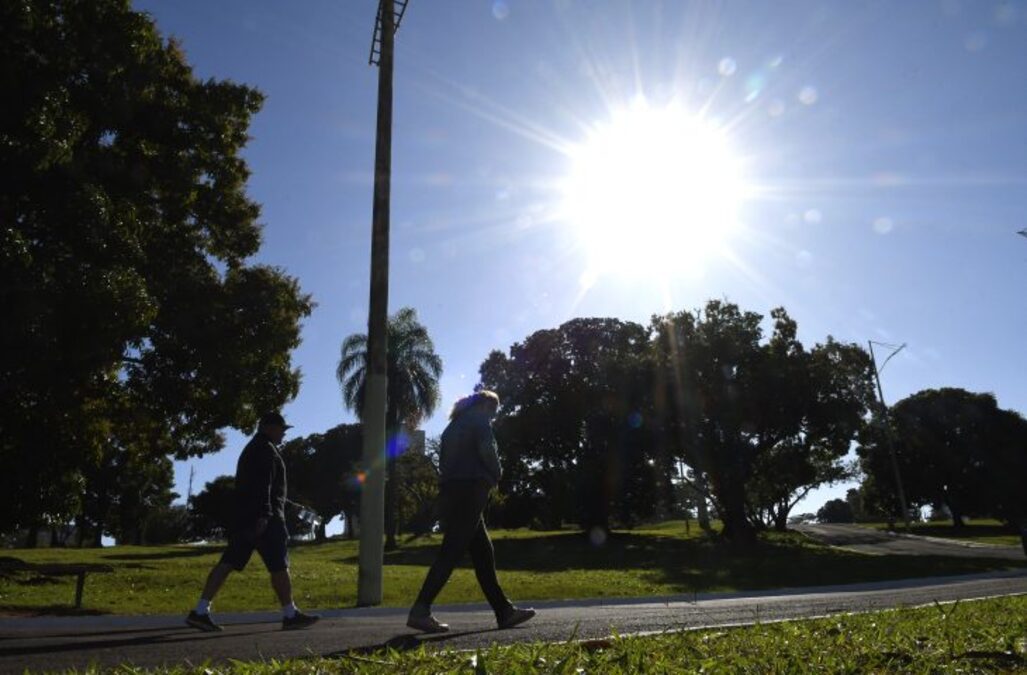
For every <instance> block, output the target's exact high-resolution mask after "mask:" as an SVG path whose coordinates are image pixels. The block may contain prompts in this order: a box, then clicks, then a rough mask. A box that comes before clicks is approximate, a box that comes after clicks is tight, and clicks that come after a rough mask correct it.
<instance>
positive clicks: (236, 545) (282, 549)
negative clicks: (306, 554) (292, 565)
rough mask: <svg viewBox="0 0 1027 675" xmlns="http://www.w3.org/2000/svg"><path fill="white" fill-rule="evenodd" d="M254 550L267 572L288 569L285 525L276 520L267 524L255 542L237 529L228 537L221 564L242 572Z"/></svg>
mask: <svg viewBox="0 0 1027 675" xmlns="http://www.w3.org/2000/svg"><path fill="white" fill-rule="evenodd" d="M254 549H256V551H257V553H259V554H260V558H261V560H263V561H264V567H266V568H267V571H268V572H281V571H282V570H287V569H289V532H288V530H286V529H285V523H284V522H282V521H281V520H279V519H278V518H272V519H271V520H269V521H268V522H267V528H266V529H265V530H264V533H263V534H262V535H260V536H259V537H257V539H256V540H254V539H253V537H252V536H250V535H249V534H248V533H247V532H246V531H245V529H244V528H237V529H236V530H235V531H234V532H233V533H231V534H230V535H228V548H226V549H225V552H224V553H223V554H222V555H221V563H223V564H225V565H231V566H232V568H233V569H235V571H237V572H241V571H243V569H244V568H245V567H246V563H248V562H249V561H250V556H252V555H253V551H254Z"/></svg>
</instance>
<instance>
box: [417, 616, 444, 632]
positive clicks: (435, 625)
mask: <svg viewBox="0 0 1027 675" xmlns="http://www.w3.org/2000/svg"><path fill="white" fill-rule="evenodd" d="M407 626H409V627H410V628H413V629H414V630H419V631H421V632H422V633H445V632H447V631H448V630H449V624H448V623H442V622H440V621H439V620H438V619H436V618H435V617H434V616H432V615H431V614H429V615H428V616H413V615H411V616H408V617H407Z"/></svg>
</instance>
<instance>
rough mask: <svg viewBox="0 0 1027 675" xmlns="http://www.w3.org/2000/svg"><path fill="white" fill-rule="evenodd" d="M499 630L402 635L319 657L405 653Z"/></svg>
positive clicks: (486, 629)
mask: <svg viewBox="0 0 1027 675" xmlns="http://www.w3.org/2000/svg"><path fill="white" fill-rule="evenodd" d="M497 630H499V628H483V629H481V630H461V631H450V632H448V633H403V634H401V635H396V636H395V637H391V638H389V639H388V640H386V641H385V642H382V643H381V644H377V645H368V646H365V647H353V648H350V649H340V650H338V651H334V652H328V653H326V654H322V655H321V656H322V657H324V658H326V659H333V658H342V657H346V656H359V655H364V654H373V653H374V652H379V651H383V650H386V649H395V650H396V651H399V652H406V651H410V650H412V649H417V648H418V647H420V646H421V645H424V644H433V643H439V644H441V643H443V642H445V641H446V640H452V639H453V638H458V637H463V636H465V635H481V634H482V633H494V632H496V631H497Z"/></svg>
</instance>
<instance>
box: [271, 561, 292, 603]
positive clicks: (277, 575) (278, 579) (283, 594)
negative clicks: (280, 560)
mask: <svg viewBox="0 0 1027 675" xmlns="http://www.w3.org/2000/svg"><path fill="white" fill-rule="evenodd" d="M271 588H273V589H275V595H277V596H278V602H279V603H281V605H282V607H287V606H289V605H291V604H292V577H291V576H290V575H289V568H288V567H287V568H285V569H284V570H281V571H278V572H272V573H271Z"/></svg>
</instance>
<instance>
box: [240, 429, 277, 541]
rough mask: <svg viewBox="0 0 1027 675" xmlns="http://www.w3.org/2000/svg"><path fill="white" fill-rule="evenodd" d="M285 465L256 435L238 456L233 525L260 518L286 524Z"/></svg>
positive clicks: (267, 441)
mask: <svg viewBox="0 0 1027 675" xmlns="http://www.w3.org/2000/svg"><path fill="white" fill-rule="evenodd" d="M285 494H286V491H285V462H284V461H283V460H282V456H281V455H279V454H278V448H276V447H275V444H274V443H272V442H271V439H269V438H268V437H267V436H265V435H263V434H261V433H259V432H258V433H257V435H256V436H254V437H253V438H252V439H251V440H250V442H249V443H247V444H246V447H245V448H243V451H242V454H240V455H239V463H238V465H237V466H236V469H235V524H236V526H238V527H246V526H248V525H251V524H253V523H254V522H256V521H257V520H258V519H260V518H268V519H271V518H278V519H280V520H282V521H283V522H284V521H285Z"/></svg>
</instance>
